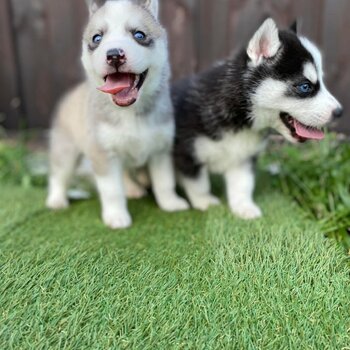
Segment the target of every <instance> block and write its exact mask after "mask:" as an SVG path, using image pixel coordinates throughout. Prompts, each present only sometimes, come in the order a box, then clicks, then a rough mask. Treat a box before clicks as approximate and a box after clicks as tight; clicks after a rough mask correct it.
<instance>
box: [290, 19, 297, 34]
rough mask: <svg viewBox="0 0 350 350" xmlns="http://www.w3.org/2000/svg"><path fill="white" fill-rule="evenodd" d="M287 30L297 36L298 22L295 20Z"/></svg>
mask: <svg viewBox="0 0 350 350" xmlns="http://www.w3.org/2000/svg"><path fill="white" fill-rule="evenodd" d="M289 30H290V31H292V32H293V33H295V34H298V21H297V20H295V21H294V22H293V23H292V25H291V26H290V27H289Z"/></svg>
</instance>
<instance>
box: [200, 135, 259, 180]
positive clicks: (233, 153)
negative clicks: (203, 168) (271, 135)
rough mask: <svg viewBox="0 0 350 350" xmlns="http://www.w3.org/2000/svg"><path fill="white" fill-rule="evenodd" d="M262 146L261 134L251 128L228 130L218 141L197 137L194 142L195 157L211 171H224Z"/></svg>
mask: <svg viewBox="0 0 350 350" xmlns="http://www.w3.org/2000/svg"><path fill="white" fill-rule="evenodd" d="M263 148H264V142H263V141H262V138H261V136H260V135H259V134H258V133H257V132H255V131H253V130H245V131H242V132H239V133H232V132H228V133H226V134H225V135H224V137H223V138H222V139H220V140H219V141H214V140H212V139H209V138H208V137H199V138H198V139H197V140H196V142H195V151H196V155H197V158H198V160H199V161H200V162H202V163H203V164H206V165H207V166H208V168H209V170H210V171H211V172H213V173H218V174H222V173H225V172H226V171H227V170H228V169H230V168H231V167H234V166H235V165H239V164H240V163H242V162H245V161H246V160H248V159H249V158H251V157H253V156H255V155H256V154H257V153H259V152H260V151H261V150H262V149H263Z"/></svg>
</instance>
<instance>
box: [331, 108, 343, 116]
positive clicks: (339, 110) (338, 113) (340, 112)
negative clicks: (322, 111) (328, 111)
mask: <svg viewBox="0 0 350 350" xmlns="http://www.w3.org/2000/svg"><path fill="white" fill-rule="evenodd" d="M343 113H344V109H343V108H342V107H339V108H337V109H335V110H334V111H333V118H337V119H338V118H340V117H341V116H342V115H343Z"/></svg>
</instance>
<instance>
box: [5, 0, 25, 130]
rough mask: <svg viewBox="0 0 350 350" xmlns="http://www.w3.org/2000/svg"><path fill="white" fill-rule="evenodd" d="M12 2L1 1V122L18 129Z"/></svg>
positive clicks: (18, 109)
mask: <svg viewBox="0 0 350 350" xmlns="http://www.w3.org/2000/svg"><path fill="white" fill-rule="evenodd" d="M10 16H11V9H10V2H9V1H7V0H2V1H1V2H0V57H1V65H0V86H1V90H0V123H3V124H4V126H5V127H8V128H12V129H17V128H18V127H19V126H20V116H21V115H23V114H22V113H21V104H20V102H21V101H20V93H19V87H18V83H19V80H18V75H17V67H16V54H15V42H14V40H15V38H14V36H13V31H12V24H11V18H10Z"/></svg>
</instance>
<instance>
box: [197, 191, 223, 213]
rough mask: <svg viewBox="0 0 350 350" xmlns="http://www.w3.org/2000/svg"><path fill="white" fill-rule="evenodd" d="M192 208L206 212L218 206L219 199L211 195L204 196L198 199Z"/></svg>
mask: <svg viewBox="0 0 350 350" xmlns="http://www.w3.org/2000/svg"><path fill="white" fill-rule="evenodd" d="M192 204H193V208H195V209H197V210H200V211H207V210H208V209H209V208H210V207H212V206H217V205H220V204H221V202H220V199H219V198H217V197H215V196H212V195H205V196H201V197H198V198H197V199H196V201H194V202H193V203H192Z"/></svg>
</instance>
